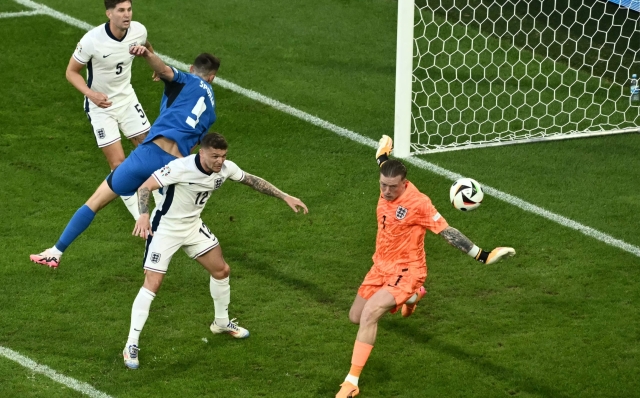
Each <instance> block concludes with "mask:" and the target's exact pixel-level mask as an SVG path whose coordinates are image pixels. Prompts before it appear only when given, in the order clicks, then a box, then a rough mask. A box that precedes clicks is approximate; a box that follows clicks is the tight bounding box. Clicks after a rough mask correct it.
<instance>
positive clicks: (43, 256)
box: [29, 249, 62, 268]
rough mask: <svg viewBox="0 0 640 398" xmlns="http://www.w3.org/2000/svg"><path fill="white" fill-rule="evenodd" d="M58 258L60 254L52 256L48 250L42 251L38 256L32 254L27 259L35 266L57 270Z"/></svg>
mask: <svg viewBox="0 0 640 398" xmlns="http://www.w3.org/2000/svg"><path fill="white" fill-rule="evenodd" d="M60 257H62V254H58V255H55V254H52V253H51V251H50V249H47V250H45V251H43V252H42V253H40V254H32V255H30V256H29V259H30V260H31V261H33V262H34V263H36V264H42V265H46V266H48V267H50V268H58V266H59V265H60Z"/></svg>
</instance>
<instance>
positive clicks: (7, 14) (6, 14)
mask: <svg viewBox="0 0 640 398" xmlns="http://www.w3.org/2000/svg"><path fill="white" fill-rule="evenodd" d="M31 15H40V11H18V12H0V18H17V17H29V16H31Z"/></svg>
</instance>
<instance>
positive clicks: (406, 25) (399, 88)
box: [393, 0, 640, 158]
mask: <svg viewBox="0 0 640 398" xmlns="http://www.w3.org/2000/svg"><path fill="white" fill-rule="evenodd" d="M414 17H415V0H398V22H397V43H396V81H395V85H396V86H395V113H394V134H393V136H394V151H393V152H394V155H395V156H397V157H399V158H403V157H408V156H412V155H414V154H427V153H437V152H448V151H456V150H462V149H473V148H487V147H495V146H504V145H513V144H523V143H534V142H542V141H557V140H567V139H572V138H588V137H595V136H603V135H612V134H627V133H640V126H636V127H629V128H623V129H614V130H603V131H583V132H573V133H570V134H554V135H549V136H542V137H534V138H517V139H514V140H509V141H490V142H471V143H462V144H459V145H456V146H452V147H445V148H436V149H429V150H420V151H414V152H413V153H412V150H411V134H412V112H411V108H412V95H413V87H412V84H413V70H414V54H413V50H414V39H415V37H414V30H415V21H414Z"/></svg>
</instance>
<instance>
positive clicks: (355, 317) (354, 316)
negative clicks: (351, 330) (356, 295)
mask: <svg viewBox="0 0 640 398" xmlns="http://www.w3.org/2000/svg"><path fill="white" fill-rule="evenodd" d="M349 322H351V323H353V324H354V325H359V324H360V314H358V313H356V311H353V310H351V311H349Z"/></svg>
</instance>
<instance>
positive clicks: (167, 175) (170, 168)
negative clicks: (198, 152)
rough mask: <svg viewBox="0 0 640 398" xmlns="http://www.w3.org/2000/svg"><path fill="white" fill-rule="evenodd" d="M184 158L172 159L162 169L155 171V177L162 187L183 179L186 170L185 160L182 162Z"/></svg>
mask: <svg viewBox="0 0 640 398" xmlns="http://www.w3.org/2000/svg"><path fill="white" fill-rule="evenodd" d="M183 159H184V158H180V159H176V160H172V161H171V162H169V164H167V165H166V166H164V167H163V168H161V169H160V170H156V171H154V172H153V174H152V176H153V178H155V179H156V181H158V184H160V186H162V187H166V186H169V185H173V184H177V183H179V182H180V181H182V176H183V174H184V172H185V170H186V167H185V165H184V162H182V160H183Z"/></svg>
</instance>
